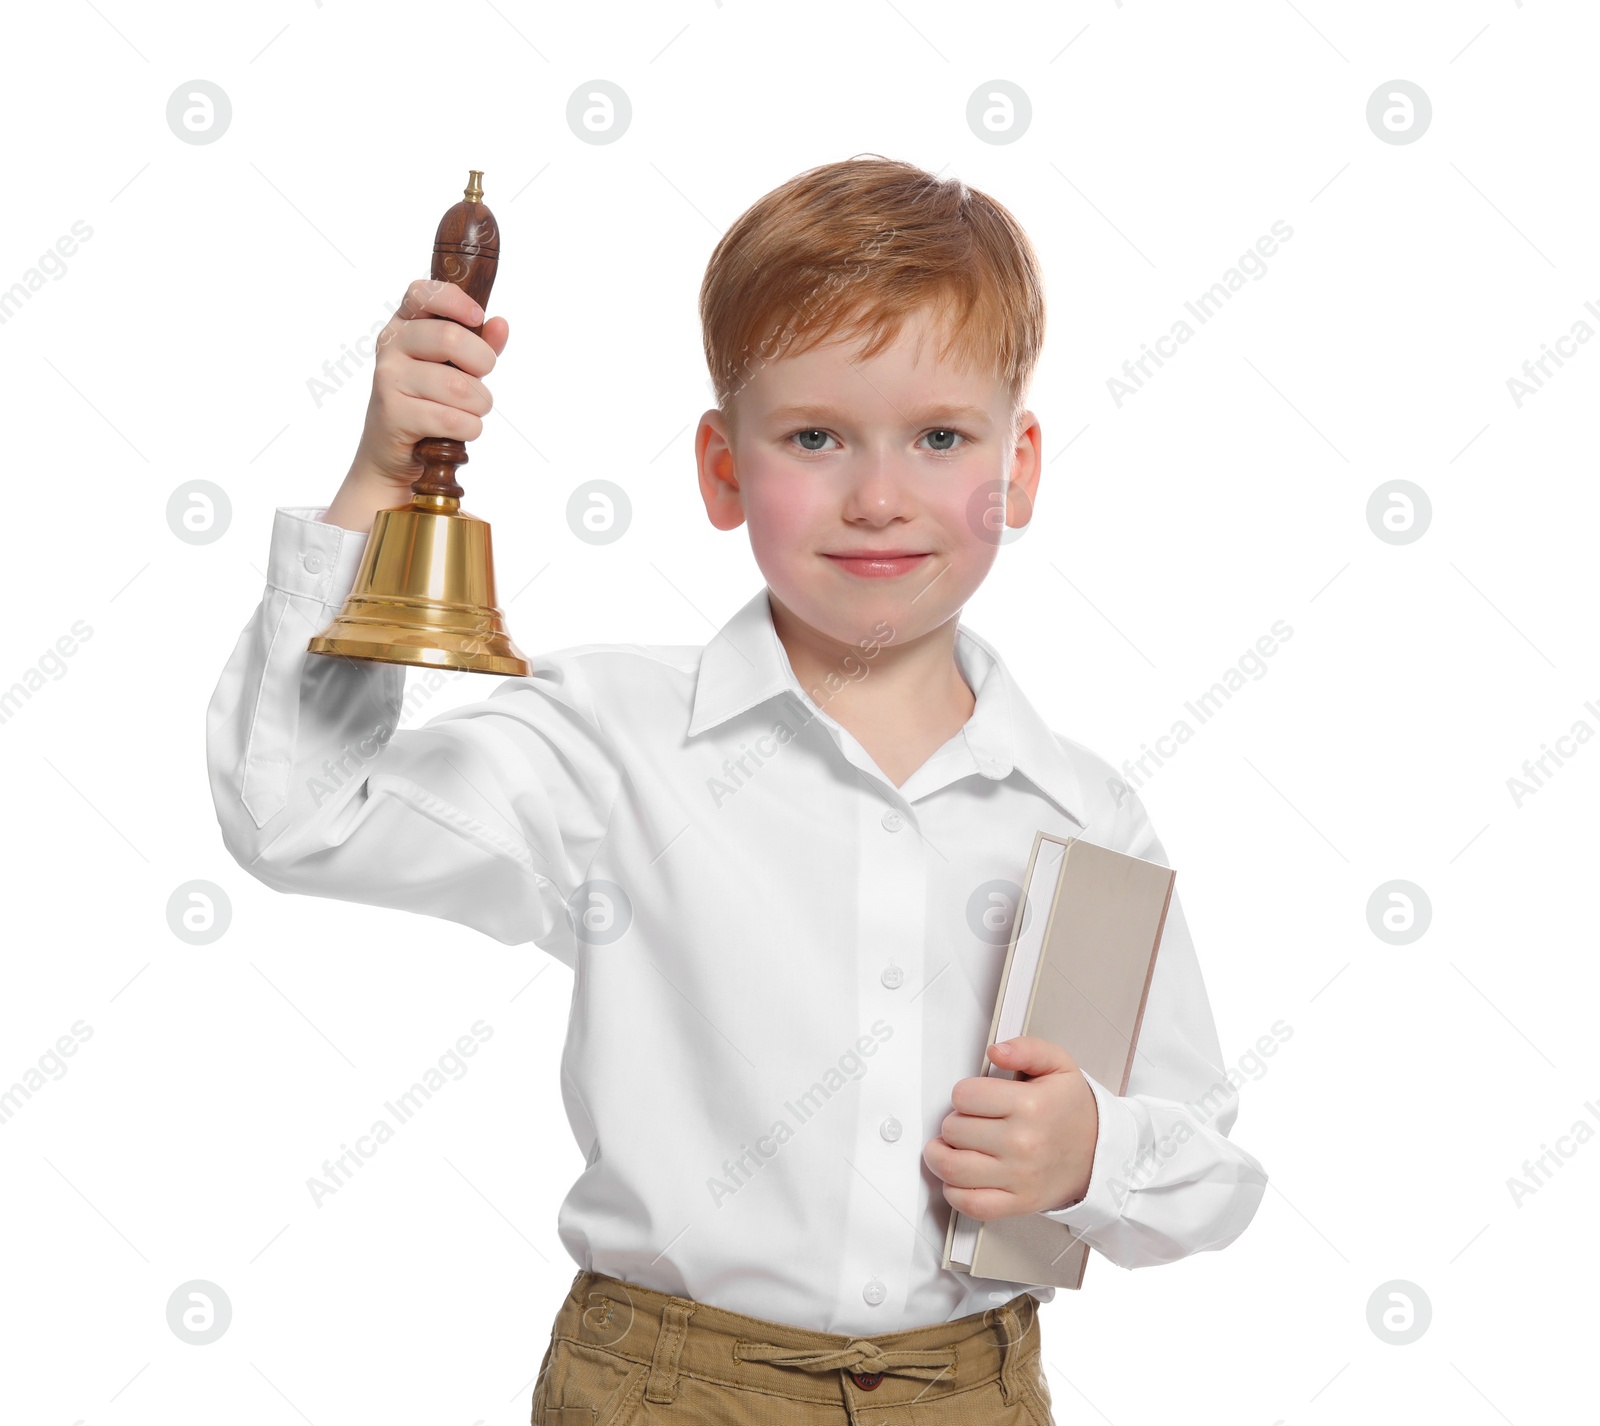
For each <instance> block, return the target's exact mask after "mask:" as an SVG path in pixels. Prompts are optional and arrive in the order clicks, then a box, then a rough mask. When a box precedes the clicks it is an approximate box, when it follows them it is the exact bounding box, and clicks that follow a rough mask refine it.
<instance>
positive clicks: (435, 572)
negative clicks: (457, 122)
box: [306, 169, 529, 677]
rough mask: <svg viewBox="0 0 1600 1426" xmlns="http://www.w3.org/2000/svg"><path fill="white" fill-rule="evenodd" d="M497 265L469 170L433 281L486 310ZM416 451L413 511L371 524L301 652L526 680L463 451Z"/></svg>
mask: <svg viewBox="0 0 1600 1426" xmlns="http://www.w3.org/2000/svg"><path fill="white" fill-rule="evenodd" d="M499 258H500V230H499V227H498V225H497V224H496V223H495V219H494V214H493V213H491V212H490V211H489V209H488V207H487V205H486V204H485V203H484V201H483V172H482V170H481V169H473V170H472V171H471V177H470V178H469V180H468V183H467V187H466V190H465V195H464V197H463V199H462V201H461V202H460V203H457V204H456V205H455V206H454V207H452V208H451V209H450V210H449V211H448V212H447V213H446V214H445V215H444V218H443V219H442V220H441V221H440V223H439V231H438V234H437V235H436V237H435V239H434V244H433V266H432V269H431V271H432V276H433V279H434V281H436V282H453V283H455V284H456V286H458V287H460V288H463V289H464V290H465V291H466V293H467V295H468V296H469V297H471V298H472V299H473V301H475V302H476V303H477V304H478V306H479V307H482V308H484V309H485V310H487V308H488V305H489V290H490V289H491V288H492V287H493V286H494V279H495V269H496V267H497V266H498V264H499ZM468 330H469V331H472V332H474V333H477V334H478V335H482V332H483V328H482V327H472V328H469V329H468ZM416 453H417V457H418V459H420V460H421V461H422V466H423V469H422V474H421V475H420V476H418V477H417V479H416V481H415V483H413V485H412V487H411V503H410V504H409V505H401V506H397V507H396V508H394V509H392V510H380V511H378V512H377V514H376V515H375V516H374V517H373V521H372V533H371V534H370V535H369V536H368V537H367V547H366V550H365V552H364V553H363V555H362V558H361V566H360V568H359V569H358V570H357V571H356V579H355V584H354V585H353V586H352V587H351V590H350V595H349V598H347V599H346V600H345V602H344V607H343V608H342V609H341V610H340V611H339V615H338V617H337V618H336V619H335V620H334V621H333V622H332V623H331V624H329V625H328V627H327V628H326V629H324V630H323V631H322V632H321V633H320V634H318V635H317V636H316V637H315V638H313V639H312V640H311V642H310V643H309V644H307V645H306V647H307V649H308V650H309V651H310V652H311V653H314V654H335V655H338V656H340V657H342V658H354V659H373V660H376V661H378V662H380V663H398V664H409V665H411V666H412V667H415V668H439V669H452V670H460V671H462V672H465V673H498V674H510V675H512V676H515V677H524V676H526V675H527V673H528V671H529V665H528V660H527V659H526V657H524V655H523V653H522V650H521V649H519V648H518V647H517V646H516V644H514V643H513V642H512V641H511V635H510V634H509V633H508V632H507V631H506V626H505V616H504V615H503V614H502V613H501V612H500V609H499V607H498V605H497V604H496V601H495V590H494V558H493V553H492V551H491V548H490V543H489V526H488V524H487V523H486V522H484V521H483V520H480V519H478V518H477V517H476V516H474V515H469V514H468V513H467V512H466V511H465V510H463V509H462V508H461V496H462V495H463V494H464V492H463V490H462V488H461V486H460V485H458V484H457V483H456V479H455V472H456V469H457V468H458V467H459V466H463V465H465V464H466V463H467V448H466V446H465V445H464V444H463V443H462V442H461V441H454V440H449V439H446V438H444V437H429V438H427V439H425V440H421V441H418V442H417V445H416Z"/></svg>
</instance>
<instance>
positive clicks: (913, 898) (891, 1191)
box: [840, 785, 927, 1317]
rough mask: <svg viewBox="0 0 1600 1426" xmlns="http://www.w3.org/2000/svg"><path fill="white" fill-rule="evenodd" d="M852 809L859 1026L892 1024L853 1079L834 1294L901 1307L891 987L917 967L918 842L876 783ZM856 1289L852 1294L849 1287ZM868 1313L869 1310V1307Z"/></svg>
mask: <svg viewBox="0 0 1600 1426" xmlns="http://www.w3.org/2000/svg"><path fill="white" fill-rule="evenodd" d="M860 797H861V804H860V812H859V814H858V818H857V851H858V857H857V866H858V872H857V882H856V904H855V910H856V1003H857V1006H858V1007H859V1021H860V1024H861V1027H862V1030H863V1032H864V1033H866V1034H872V1033H873V1031H872V1029H871V1027H872V1026H873V1025H874V1024H875V1023H877V1022H878V1021H880V1020H881V1021H882V1022H884V1024H886V1025H887V1026H889V1027H891V1028H892V1031H893V1033H892V1034H891V1035H890V1036H889V1037H888V1038H887V1039H882V1040H880V1041H879V1044H878V1048H877V1049H876V1050H875V1051H874V1053H873V1054H872V1055H871V1056H870V1057H869V1056H863V1057H862V1059H863V1062H864V1064H865V1066H866V1068H865V1070H864V1071H863V1073H862V1075H861V1078H860V1080H859V1082H858V1084H857V1086H856V1101H855V1104H856V1108H855V1119H856V1122H855V1126H854V1133H853V1135H852V1151H851V1154H850V1158H851V1161H852V1162H853V1163H854V1164H855V1165H856V1166H857V1169H858V1170H859V1172H855V1173H850V1174H848V1175H847V1177H846V1180H845V1188H846V1193H847V1195H848V1198H847V1203H846V1206H845V1215H844V1222H845V1224H846V1227H845V1230H844V1231H845V1235H846V1236H845V1242H844V1243H843V1245H842V1246H843V1249H844V1252H843V1254H842V1256H841V1267H840V1271H841V1274H842V1279H841V1282H840V1289H841V1301H842V1303H843V1304H844V1305H845V1311H846V1312H847V1313H848V1312H849V1308H848V1304H849V1302H850V1301H851V1299H852V1298H854V1299H855V1301H856V1308H855V1311H856V1312H857V1313H859V1312H860V1311H861V1304H862V1303H863V1302H864V1303H865V1304H866V1305H867V1306H868V1307H869V1308H874V1309H882V1310H883V1312H884V1313H887V1312H889V1311H901V1310H904V1308H905V1307H906V1300H905V1294H906V1290H907V1285H908V1283H909V1280H910V1273H911V1267H912V1264H913V1263H914V1262H915V1261H916V1256H917V1253H918V1251H919V1250H920V1246H921V1245H920V1243H919V1241H918V1239H917V1231H916V1228H915V1227H914V1226H913V1225H914V1224H916V1223H917V1221H918V1217H917V1215H918V1211H919V1208H920V1198H921V1193H922V1175H921V1173H920V1171H919V1165H918V1161H917V1159H916V1156H915V1154H914V1153H912V1152H909V1151H908V1147H907V1145H906V1144H905V1143H904V1142H897V1141H901V1140H902V1138H903V1135H904V1129H903V1127H902V1124H901V1120H902V1119H903V1120H905V1121H906V1122H907V1123H913V1122H920V1118H921V1108H920V1104H921V1099H920V1096H921V1081H922V1014H921V1009H920V1006H919V1005H918V1004H917V1002H915V1001H912V1000H909V999H908V998H907V997H906V995H905V993H904V991H902V990H901V989H900V988H899V987H900V986H901V985H902V984H903V982H904V981H905V980H906V979H907V978H908V977H921V976H922V975H923V954H924V941H925V940H926V916H927V873H926V867H925V862H924V858H925V856H926V848H925V847H924V846H923V845H922V841H921V838H920V837H919V836H918V835H917V832H916V828H915V827H914V826H913V825H912V821H911V819H910V817H908V815H907V814H906V813H904V812H901V811H900V810H899V809H898V808H894V807H886V806H885V804H884V800H883V797H882V794H881V790H880V789H877V788H874V787H870V786H865V785H864V786H863V787H862V788H861V792H860ZM856 1294H860V1296H859V1297H856ZM871 1315H872V1316H874V1317H876V1316H879V1315H880V1314H879V1312H878V1311H874V1312H873V1313H872V1314H871Z"/></svg>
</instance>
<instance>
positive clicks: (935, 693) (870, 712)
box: [767, 589, 976, 730]
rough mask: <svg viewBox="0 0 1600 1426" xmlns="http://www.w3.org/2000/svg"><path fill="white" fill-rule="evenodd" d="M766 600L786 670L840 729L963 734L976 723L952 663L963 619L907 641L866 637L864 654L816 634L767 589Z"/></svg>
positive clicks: (957, 668) (969, 695) (966, 690)
mask: <svg viewBox="0 0 1600 1426" xmlns="http://www.w3.org/2000/svg"><path fill="white" fill-rule="evenodd" d="M767 597H768V599H769V601H770V604H771V608H772V626H773V629H774V630H775V631H776V633H777V635H778V641H779V642H780V643H781V644H782V645H783V647H784V651H785V653H787V654H788V656H789V667H790V668H791V669H793V670H794V675H795V678H796V679H797V680H798V681H799V683H800V686H801V687H802V688H803V689H805V691H806V692H807V693H808V694H809V695H810V697H811V700H812V702H814V703H815V704H816V705H817V706H818V707H819V708H821V709H822V710H823V711H824V712H825V713H827V714H828V716H829V717H830V718H832V719H833V720H834V721H835V722H837V723H839V724H841V725H842V726H844V727H853V726H855V725H878V726H881V727H885V728H898V729H903V730H904V729H911V728H918V727H922V726H924V725H928V724H939V725H945V724H949V723H951V722H952V721H953V722H954V723H955V724H956V726H960V724H962V723H964V722H966V720H967V719H968V718H969V717H970V716H971V714H972V710H973V707H974V706H975V703H976V700H975V698H974V697H973V693H972V690H971V689H970V688H969V687H968V686H967V682H966V679H965V678H963V677H962V674H961V669H960V666H959V665H958V664H957V663H956V657H955V641H956V630H957V626H958V624H959V622H960V615H959V611H958V612H957V613H956V614H952V615H951V616H950V618H948V619H947V620H945V622H944V623H943V624H940V625H939V626H938V627H937V628H934V629H930V630H928V632H927V633H925V634H920V635H918V636H917V637H916V638H914V639H910V640H904V641H902V640H900V639H898V638H895V637H894V636H892V635H891V636H890V637H889V638H888V639H887V640H883V639H879V638H878V636H877V634H876V633H875V632H874V631H871V630H869V631H868V632H867V634H866V635H865V636H864V637H865V644H866V646H865V647H864V648H863V647H862V646H861V645H859V644H853V643H845V642H842V641H841V640H838V639H835V638H833V637H831V636H830V635H827V634H824V633H823V632H821V631H820V630H818V629H814V628H812V627H811V625H809V624H807V623H805V622H804V621H803V620H802V619H800V618H799V617H798V616H797V615H796V614H794V613H793V612H792V611H791V610H790V609H789V608H787V606H785V605H784V604H783V603H782V602H781V601H780V600H779V599H778V597H777V595H776V594H773V593H772V591H771V590H770V589H769V590H768V594H767Z"/></svg>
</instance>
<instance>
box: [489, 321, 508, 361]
mask: <svg viewBox="0 0 1600 1426" xmlns="http://www.w3.org/2000/svg"><path fill="white" fill-rule="evenodd" d="M510 335H511V323H509V322H508V321H506V319H505V318H504V317H491V318H489V320H488V321H487V322H485V323H484V324H483V339H484V341H486V342H488V344H489V346H490V347H491V348H492V349H493V351H494V354H495V355H496V356H500V355H501V354H502V353H503V352H504V351H505V349H506V340H507V338H509V337H510Z"/></svg>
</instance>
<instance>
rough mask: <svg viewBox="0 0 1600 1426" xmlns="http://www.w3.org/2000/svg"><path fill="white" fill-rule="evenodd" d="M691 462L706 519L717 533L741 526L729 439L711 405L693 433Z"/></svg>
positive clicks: (741, 508)
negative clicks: (694, 467) (693, 463)
mask: <svg viewBox="0 0 1600 1426" xmlns="http://www.w3.org/2000/svg"><path fill="white" fill-rule="evenodd" d="M694 459H695V466H696V469H697V471H698V473H699V480H700V498H701V499H702V500H704V501H705V503H706V518H707V519H708V520H710V521H711V523H712V524H713V525H715V526H716V527H717V529H719V530H733V529H737V528H738V527H739V526H740V525H742V524H744V497H743V494H742V492H741V491H740V489H739V478H738V475H737V474H736V473H735V471H734V466H733V437H732V434H731V432H730V431H729V429H728V422H727V419H726V418H725V417H724V416H723V414H722V412H721V411H719V410H718V409H717V408H716V407H715V406H713V407H712V408H711V409H710V410H709V411H707V412H706V413H705V414H704V415H703V416H701V417H700V425H699V428H698V429H697V430H696V431H695V433H694Z"/></svg>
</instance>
